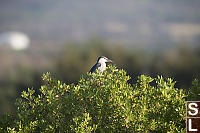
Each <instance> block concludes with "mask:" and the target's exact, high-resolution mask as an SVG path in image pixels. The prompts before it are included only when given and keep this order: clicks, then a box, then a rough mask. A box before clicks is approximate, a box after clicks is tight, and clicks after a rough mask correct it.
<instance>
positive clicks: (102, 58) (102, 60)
mask: <svg viewBox="0 0 200 133" xmlns="http://www.w3.org/2000/svg"><path fill="white" fill-rule="evenodd" d="M97 62H98V63H106V62H112V60H110V59H108V58H107V57H105V56H100V57H99V58H98V60H97Z"/></svg>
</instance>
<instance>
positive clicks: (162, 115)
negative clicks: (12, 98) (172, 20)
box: [0, 66, 186, 133]
mask: <svg viewBox="0 0 200 133" xmlns="http://www.w3.org/2000/svg"><path fill="white" fill-rule="evenodd" d="M42 79H43V81H44V85H43V86H41V88H40V89H39V91H40V94H39V95H36V94H35V90H34V89H28V91H24V92H22V95H21V98H20V99H18V100H17V101H16V105H17V108H18V109H17V116H16V118H15V120H14V122H13V120H12V119H10V120H12V121H10V123H12V124H10V123H9V122H8V123H7V125H8V126H7V127H3V126H1V127H0V131H2V132H48V133H49V132H184V131H185V119H184V118H185V97H186V94H185V92H184V91H183V90H182V89H177V88H175V87H174V84H175V82H173V80H172V79H170V78H168V79H166V80H165V79H164V78H163V77H162V76H158V77H157V78H151V77H149V76H145V75H141V76H139V77H138V80H137V82H136V83H134V84H132V85H131V84H129V83H128V81H129V80H130V77H129V76H127V75H126V72H125V71H124V70H118V69H117V68H116V67H115V66H109V68H108V69H107V70H106V71H105V72H104V73H103V74H100V73H98V72H97V73H96V74H90V73H87V74H85V75H83V76H81V78H80V80H79V82H78V83H77V84H70V85H67V84H65V83H62V82H61V81H58V80H56V79H54V78H52V77H51V75H50V73H46V74H44V75H43V76H42ZM37 91H38V90H37Z"/></svg>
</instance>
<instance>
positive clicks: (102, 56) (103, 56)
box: [97, 56, 107, 62]
mask: <svg viewBox="0 0 200 133" xmlns="http://www.w3.org/2000/svg"><path fill="white" fill-rule="evenodd" d="M101 58H106V59H107V57H105V56H99V58H98V60H97V62H98V61H99V60H100V59H101Z"/></svg>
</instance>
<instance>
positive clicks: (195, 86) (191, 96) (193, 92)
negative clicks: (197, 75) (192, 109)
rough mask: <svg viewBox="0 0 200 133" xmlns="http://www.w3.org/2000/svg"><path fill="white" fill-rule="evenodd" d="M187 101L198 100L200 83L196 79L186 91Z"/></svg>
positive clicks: (199, 98)
mask: <svg viewBox="0 0 200 133" xmlns="http://www.w3.org/2000/svg"><path fill="white" fill-rule="evenodd" d="M188 101H200V83H199V80H198V79H195V80H194V81H193V82H192V87H191V88H190V89H189V91H188Z"/></svg>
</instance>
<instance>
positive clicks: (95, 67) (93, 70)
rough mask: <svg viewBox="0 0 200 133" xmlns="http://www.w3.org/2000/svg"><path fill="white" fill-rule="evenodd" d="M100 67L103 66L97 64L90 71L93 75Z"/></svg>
mask: <svg viewBox="0 0 200 133" xmlns="http://www.w3.org/2000/svg"><path fill="white" fill-rule="evenodd" d="M100 66H101V64H100V63H96V64H95V65H94V66H93V67H92V68H91V69H90V72H91V73H93V72H95V70H96V69H97V68H98V67H100Z"/></svg>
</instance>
